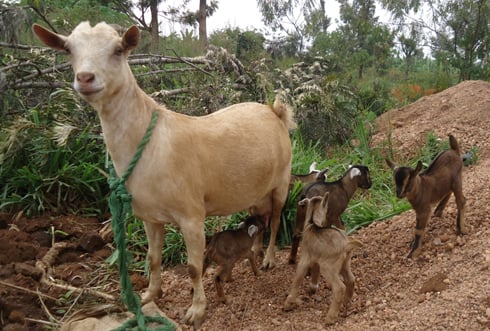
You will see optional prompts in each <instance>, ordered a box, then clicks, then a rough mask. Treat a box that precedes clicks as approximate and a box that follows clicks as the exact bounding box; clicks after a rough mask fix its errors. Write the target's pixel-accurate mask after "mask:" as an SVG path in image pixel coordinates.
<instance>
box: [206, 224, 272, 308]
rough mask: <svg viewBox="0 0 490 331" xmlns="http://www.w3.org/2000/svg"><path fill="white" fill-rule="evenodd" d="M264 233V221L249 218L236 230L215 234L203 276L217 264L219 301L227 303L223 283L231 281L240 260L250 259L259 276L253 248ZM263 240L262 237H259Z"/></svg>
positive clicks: (216, 283) (207, 249)
mask: <svg viewBox="0 0 490 331" xmlns="http://www.w3.org/2000/svg"><path fill="white" fill-rule="evenodd" d="M263 231H264V224H263V221H262V220H261V219H260V217H258V216H249V217H247V219H245V221H243V222H242V223H240V225H239V226H238V229H236V230H225V231H222V232H218V233H216V234H214V235H213V236H212V237H211V238H210V239H209V242H208V244H207V246H206V256H205V258H204V266H203V275H204V273H205V272H206V269H207V268H208V266H209V265H210V264H211V263H212V262H215V263H216V264H217V265H218V271H217V272H216V276H215V278H214V282H215V286H216V292H217V293H218V299H219V300H220V301H222V302H224V303H227V301H228V300H227V298H226V296H225V293H224V290H223V282H225V281H229V280H231V271H232V269H233V267H234V265H235V263H236V262H237V261H238V260H240V259H248V260H249V262H250V265H251V266H252V271H253V273H254V274H255V276H257V275H258V273H259V271H258V269H257V264H256V259H255V252H254V251H253V249H252V247H253V246H254V242H255V240H256V238H257V236H258V235H260V234H262V232H263ZM259 237H260V238H261V236H259Z"/></svg>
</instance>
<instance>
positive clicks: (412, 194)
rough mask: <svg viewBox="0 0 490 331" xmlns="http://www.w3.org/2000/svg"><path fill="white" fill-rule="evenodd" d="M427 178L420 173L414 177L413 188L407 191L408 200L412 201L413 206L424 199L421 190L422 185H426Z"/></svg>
mask: <svg viewBox="0 0 490 331" xmlns="http://www.w3.org/2000/svg"><path fill="white" fill-rule="evenodd" d="M424 180H425V178H423V177H420V175H417V176H415V178H413V179H412V183H411V186H412V187H411V189H410V191H409V192H407V200H408V201H409V202H410V204H411V205H412V206H414V205H419V204H420V201H421V200H424V198H423V196H422V192H421V187H422V186H425V185H424V183H423V182H424Z"/></svg>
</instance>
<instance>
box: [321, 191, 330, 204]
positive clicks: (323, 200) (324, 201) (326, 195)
mask: <svg viewBox="0 0 490 331" xmlns="http://www.w3.org/2000/svg"><path fill="white" fill-rule="evenodd" d="M329 194H330V192H325V195H324V196H323V199H322V207H326V206H327V202H328V196H329Z"/></svg>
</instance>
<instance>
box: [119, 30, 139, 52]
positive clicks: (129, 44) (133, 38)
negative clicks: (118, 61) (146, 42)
mask: <svg viewBox="0 0 490 331" xmlns="http://www.w3.org/2000/svg"><path fill="white" fill-rule="evenodd" d="M122 40H123V48H124V50H125V51H130V50H132V49H134V48H136V46H138V42H139V40H140V30H139V29H138V27H137V26H136V25H133V26H131V27H130V28H129V29H128V30H127V31H126V32H125V33H124V35H123V37H122Z"/></svg>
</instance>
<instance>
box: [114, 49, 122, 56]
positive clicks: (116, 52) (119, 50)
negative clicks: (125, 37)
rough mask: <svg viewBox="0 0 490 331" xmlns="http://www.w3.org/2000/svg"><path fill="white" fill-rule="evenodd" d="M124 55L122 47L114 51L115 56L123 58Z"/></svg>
mask: <svg viewBox="0 0 490 331" xmlns="http://www.w3.org/2000/svg"><path fill="white" fill-rule="evenodd" d="M122 53H123V49H122V47H116V50H115V51H114V55H117V56H121V55H122Z"/></svg>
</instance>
